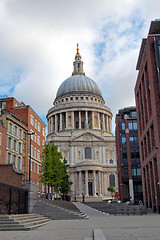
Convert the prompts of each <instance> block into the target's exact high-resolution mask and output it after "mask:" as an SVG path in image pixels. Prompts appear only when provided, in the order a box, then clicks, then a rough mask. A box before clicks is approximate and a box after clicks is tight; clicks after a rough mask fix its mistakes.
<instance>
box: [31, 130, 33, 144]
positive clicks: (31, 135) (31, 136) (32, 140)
mask: <svg viewBox="0 0 160 240" xmlns="http://www.w3.org/2000/svg"><path fill="white" fill-rule="evenodd" d="M31 133H33V131H32V130H31ZM31 139H32V141H33V134H32V135H31Z"/></svg>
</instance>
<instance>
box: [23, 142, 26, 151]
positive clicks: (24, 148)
mask: <svg viewBox="0 0 160 240" xmlns="http://www.w3.org/2000/svg"><path fill="white" fill-rule="evenodd" d="M23 150H24V151H25V150H26V144H25V143H23Z"/></svg>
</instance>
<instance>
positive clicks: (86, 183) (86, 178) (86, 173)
mask: <svg viewBox="0 0 160 240" xmlns="http://www.w3.org/2000/svg"><path fill="white" fill-rule="evenodd" d="M85 196H86V197H88V196H89V195H88V170H86V171H85Z"/></svg>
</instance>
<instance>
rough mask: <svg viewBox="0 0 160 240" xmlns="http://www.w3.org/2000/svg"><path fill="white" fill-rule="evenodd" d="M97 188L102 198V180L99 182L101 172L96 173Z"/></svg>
mask: <svg viewBox="0 0 160 240" xmlns="http://www.w3.org/2000/svg"><path fill="white" fill-rule="evenodd" d="M98 183H99V184H98V185H99V186H98V187H99V195H100V196H102V180H101V172H100V171H99V172H98Z"/></svg>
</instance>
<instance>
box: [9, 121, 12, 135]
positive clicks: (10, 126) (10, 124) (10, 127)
mask: <svg viewBox="0 0 160 240" xmlns="http://www.w3.org/2000/svg"><path fill="white" fill-rule="evenodd" d="M9 133H12V123H9Z"/></svg>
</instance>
